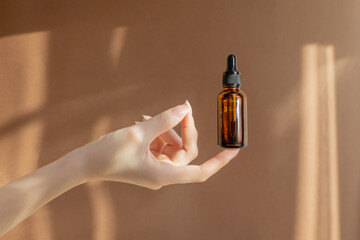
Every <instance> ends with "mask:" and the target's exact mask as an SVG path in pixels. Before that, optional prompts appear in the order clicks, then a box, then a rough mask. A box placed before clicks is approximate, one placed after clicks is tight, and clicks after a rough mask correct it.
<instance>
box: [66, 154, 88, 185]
mask: <svg viewBox="0 0 360 240" xmlns="http://www.w3.org/2000/svg"><path fill="white" fill-rule="evenodd" d="M61 161H63V162H64V163H65V165H67V166H68V168H71V169H72V170H73V171H74V180H75V185H76V186H78V185H81V184H83V183H85V182H87V181H89V175H88V172H87V170H86V154H85V153H84V151H83V149H81V148H78V149H75V150H74V151H72V152H70V153H68V154H66V155H65V156H63V157H62V158H61Z"/></svg>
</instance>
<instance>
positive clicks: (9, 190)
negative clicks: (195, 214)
mask: <svg viewBox="0 0 360 240" xmlns="http://www.w3.org/2000/svg"><path fill="white" fill-rule="evenodd" d="M143 120H144V121H143V122H139V123H136V124H135V125H133V126H130V127H126V128H123V129H119V130H117V131H114V132H111V133H108V134H106V135H104V136H102V137H100V138H99V139H97V140H95V141H93V142H90V143H88V144H86V145H84V146H82V147H80V148H78V149H75V150H74V151H72V152H70V153H68V154H66V155H65V156H63V157H61V158H60V159H58V160H56V161H54V162H52V163H50V164H48V165H46V166H44V167H42V168H39V169H37V170H36V171H34V172H31V173H29V174H27V175H25V176H23V177H21V178H18V179H16V180H14V181H12V182H9V183H7V184H6V185H3V186H1V187H0V236H2V235H3V234H5V233H6V232H8V231H9V230H10V229H12V228H13V227H15V226H16V225H17V224H19V223H20V222H22V221H23V220H24V219H26V218H27V217H28V216H30V215H31V214H33V213H34V212H35V211H36V210H37V209H39V208H40V207H42V206H44V205H45V204H46V203H48V202H49V201H51V200H53V199H54V198H56V197H57V196H59V195H61V194H62V193H64V192H66V191H68V190H70V189H72V188H74V187H76V186H78V185H81V184H83V183H86V182H89V181H93V180H105V181H116V182H123V183H130V184H135V185H139V186H142V187H146V188H149V189H153V190H157V189H160V188H161V187H163V186H166V185H170V184H181V183H194V182H204V181H206V180H207V179H208V178H209V177H210V176H212V175H213V174H215V173H216V172H217V171H219V170H220V169H221V168H222V167H224V166H225V165H226V164H227V163H228V162H229V161H230V160H231V159H233V158H234V157H235V156H236V155H237V154H238V150H223V151H221V152H220V153H218V154H217V155H215V156H214V157H213V158H211V159H209V160H207V161H206V162H204V163H203V164H201V165H191V164H190V163H191V161H192V160H194V159H195V158H196V157H197V155H198V148H197V138H198V133H197V130H196V127H195V124H194V118H193V116H192V109H191V106H190V104H189V103H188V102H187V101H186V103H185V104H182V105H178V106H176V107H173V108H171V109H169V110H166V111H164V112H162V113H160V114H158V115H156V116H154V117H149V116H144V119H143ZM179 123H181V137H180V136H179V135H178V134H177V133H176V132H175V131H174V130H173V127H175V126H176V125H177V124H179Z"/></svg>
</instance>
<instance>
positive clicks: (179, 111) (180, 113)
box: [171, 104, 190, 118]
mask: <svg viewBox="0 0 360 240" xmlns="http://www.w3.org/2000/svg"><path fill="white" fill-rule="evenodd" d="M189 110H190V109H189V107H188V106H187V105H183V104H182V105H179V106H176V107H174V108H172V109H171V111H172V112H173V114H174V115H175V116H176V117H178V118H183V117H184V116H185V114H186V113H187V112H188V111H189Z"/></svg>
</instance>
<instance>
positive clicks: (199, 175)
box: [166, 149, 239, 184]
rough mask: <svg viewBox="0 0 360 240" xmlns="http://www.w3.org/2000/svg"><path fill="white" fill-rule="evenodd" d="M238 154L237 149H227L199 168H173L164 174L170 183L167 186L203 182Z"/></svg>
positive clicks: (193, 166) (189, 166) (187, 166)
mask: <svg viewBox="0 0 360 240" xmlns="http://www.w3.org/2000/svg"><path fill="white" fill-rule="evenodd" d="M238 152H239V149H235V150H229V149H227V150H224V151H222V152H220V153H218V154H217V155H216V156H215V157H213V158H211V159H209V160H208V161H206V162H204V163H203V164H201V165H199V166H198V165H185V166H177V167H173V168H172V171H166V174H169V175H168V176H166V177H167V178H168V179H170V181H171V183H169V184H176V183H192V182H204V181H206V180H207V179H208V178H209V177H211V176H212V175H214V174H215V173H216V172H217V171H219V170H220V169H221V168H223V167H224V166H225V165H226V164H227V163H229V162H230V160H231V159H233V158H234V157H235V156H236V155H237V154H238Z"/></svg>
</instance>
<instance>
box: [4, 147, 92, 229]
mask: <svg viewBox="0 0 360 240" xmlns="http://www.w3.org/2000/svg"><path fill="white" fill-rule="evenodd" d="M83 169H84V168H83V157H82V154H81V152H80V151H74V152H71V153H69V154H67V155H65V156H64V157H62V158H60V159H58V160H56V161H54V162H52V163H50V164H48V165H46V166H44V167H42V168H40V169H38V170H36V171H34V172H31V173H29V174H27V175H25V176H23V177H21V178H19V179H17V180H15V181H13V182H10V183H8V184H6V185H4V186H2V187H0V236H2V235H3V234H5V233H6V232H7V231H9V230H10V229H11V228H13V227H15V226H16V225H17V224H19V223H20V222H22V221H23V220H24V219H26V218H27V217H28V216H30V215H31V214H32V213H34V212H35V211H36V210H37V209H39V208H40V207H42V206H43V205H45V204H46V203H48V202H49V201H51V200H52V199H54V198H56V197H57V196H59V195H61V194H62V193H64V192H66V191H68V190H70V189H71V188H73V187H75V186H78V185H80V184H82V183H84V182H85V181H86V174H84V170H83Z"/></svg>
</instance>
